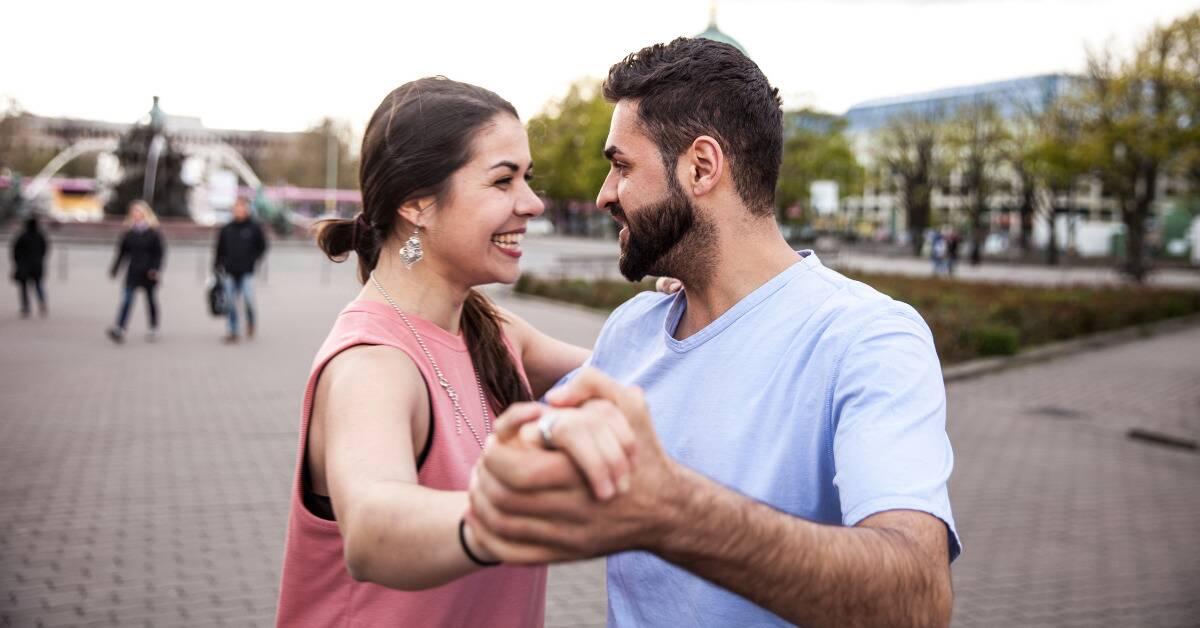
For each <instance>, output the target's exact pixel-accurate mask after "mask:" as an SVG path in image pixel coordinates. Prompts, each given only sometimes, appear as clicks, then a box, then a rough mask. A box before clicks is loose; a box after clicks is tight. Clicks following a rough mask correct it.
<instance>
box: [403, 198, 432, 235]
mask: <svg viewBox="0 0 1200 628" xmlns="http://www.w3.org/2000/svg"><path fill="white" fill-rule="evenodd" d="M434 200H435V199H434V198H433V197H432V196H428V197H425V198H417V199H413V200H410V201H406V202H405V203H404V204H403V205H401V206H400V207H398V208H396V214H397V215H398V216H399V217H400V218H402V219H404V221H405V222H407V223H408V224H410V225H416V226H418V227H422V228H423V227H425V221H426V220H428V217H427V215H426V211H427V210H428V209H429V208H431V207H433V203H434Z"/></svg>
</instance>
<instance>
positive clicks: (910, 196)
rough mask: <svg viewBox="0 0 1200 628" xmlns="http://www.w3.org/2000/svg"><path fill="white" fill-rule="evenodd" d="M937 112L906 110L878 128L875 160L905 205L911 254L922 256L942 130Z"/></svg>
mask: <svg viewBox="0 0 1200 628" xmlns="http://www.w3.org/2000/svg"><path fill="white" fill-rule="evenodd" d="M940 118H941V116H940V114H938V113H937V112H926V113H917V112H909V113H905V114H902V115H897V116H894V117H892V118H891V119H890V120H889V121H888V123H887V124H886V125H885V126H884V127H883V128H882V129H881V130H880V131H879V137H878V138H877V142H876V162H877V163H878V164H879V165H880V166H882V167H883V168H884V169H885V170H886V171H887V175H888V176H890V177H891V179H892V182H894V183H895V185H896V188H897V192H898V193H899V196H900V202H901V204H902V205H903V206H904V212H905V218H906V221H907V224H908V233H909V238H910V240H909V241H910V243H911V244H912V250H913V255H914V256H916V257H920V256H921V248H922V246H923V245H924V241H925V230H926V229H928V228H929V213H930V206H931V205H932V197H933V184H934V181H935V180H936V178H937V170H938V168H939V167H940V163H939V161H938V159H939V157H940V155H939V154H938V153H939V151H940V150H942V148H943V143H944V141H945V139H944V135H945V132H944V130H943V128H942V125H941V123H940V122H939V119H940Z"/></svg>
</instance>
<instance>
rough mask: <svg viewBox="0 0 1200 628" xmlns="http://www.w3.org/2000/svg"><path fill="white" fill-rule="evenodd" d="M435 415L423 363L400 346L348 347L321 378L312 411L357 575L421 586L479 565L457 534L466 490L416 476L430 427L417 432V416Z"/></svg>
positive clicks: (327, 481)
mask: <svg viewBox="0 0 1200 628" xmlns="http://www.w3.org/2000/svg"><path fill="white" fill-rule="evenodd" d="M385 383H386V384H385ZM438 392H440V391H438ZM429 416H430V410H429V400H428V396H427V392H426V389H425V382H424V379H423V378H422V377H421V374H420V371H418V370H417V367H416V365H415V364H414V363H413V362H412V360H411V359H410V358H409V357H408V356H407V355H406V354H404V353H402V352H401V351H399V350H397V349H394V348H391V347H381V346H362V347H355V348H351V349H348V350H346V351H344V352H343V353H341V354H339V355H338V356H337V357H335V358H334V359H333V360H331V361H330V363H329V364H328V365H327V366H326V368H325V370H324V372H323V373H322V374H321V377H320V379H319V380H318V383H317V392H316V398H315V400H314V408H313V418H314V421H318V420H319V421H321V434H322V438H321V441H322V442H321V444H320V445H319V447H320V448H321V449H322V451H321V452H314V453H316V454H317V456H318V459H320V460H322V461H323V463H322V464H321V465H320V466H321V467H323V470H324V473H323V480H324V482H323V483H324V484H325V485H326V486H327V488H328V492H329V496H330V500H331V501H332V504H333V509H334V512H335V515H336V518H337V522H338V527H339V528H340V530H341V533H342V538H343V540H344V543H345V560H346V567H347V569H348V570H349V572H350V574H351V576H353V577H354V578H355V579H356V580H360V581H369V582H373V583H376V584H380V585H383V586H388V587H392V588H397V589H404V590H419V589H426V588H430V587H434V586H438V585H441V584H444V583H446V582H449V581H451V580H454V579H456V578H459V577H461V576H463V575H466V574H468V573H471V572H472V571H475V570H476V569H478V567H477V566H476V565H475V564H474V563H472V562H471V561H470V560H469V559H468V558H467V557H466V555H465V554H464V553H463V550H462V547H461V545H460V543H459V540H458V524H459V520H460V518H461V517H462V516H463V513H464V512H465V511H466V509H467V498H466V493H465V492H461V491H438V490H433V489H429V488H426V487H423V486H420V485H419V484H418V483H417V465H416V455H415V453H414V450H415V447H414V434H415V433H417V432H420V433H426V432H425V430H427V429H428V427H427V426H420V427H423V428H424V429H420V430H414V429H413V427H414V421H421V422H424V421H427V420H428V419H427V417H429ZM310 442H311V437H310ZM321 454H323V456H322V455H321ZM314 483H318V482H317V481H316V478H314ZM468 541H469V542H470V537H468ZM472 550H473V551H474V550H475V547H474V546H473V547H472ZM477 555H479V556H481V557H487V556H488V555H487V553H486V552H483V551H482V550H480V551H478V552H477Z"/></svg>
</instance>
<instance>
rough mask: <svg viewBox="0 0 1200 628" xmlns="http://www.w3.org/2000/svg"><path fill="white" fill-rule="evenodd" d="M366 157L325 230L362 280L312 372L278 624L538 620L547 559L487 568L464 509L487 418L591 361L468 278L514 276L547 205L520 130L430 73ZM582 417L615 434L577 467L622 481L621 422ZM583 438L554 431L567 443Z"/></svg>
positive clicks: (575, 450) (506, 114) (603, 435)
mask: <svg viewBox="0 0 1200 628" xmlns="http://www.w3.org/2000/svg"><path fill="white" fill-rule="evenodd" d="M361 159H362V161H361V168H360V171H359V177H360V185H361V189H362V195H363V211H362V213H361V214H360V215H359V216H358V217H357V218H355V219H354V220H329V221H324V222H323V223H322V224H321V225H320V226H319V227H318V235H317V239H318V243H319V245H320V247H321V249H322V250H323V251H324V252H325V253H326V254H327V255H328V256H330V258H331V259H334V260H336V261H341V260H344V259H345V258H346V257H347V256H348V254H349V252H351V251H353V252H355V253H356V254H357V257H358V264H359V279H360V281H362V282H363V284H364V285H363V288H362V291H361V292H360V293H359V294H358V297H357V299H355V300H354V301H353V302H351V303H350V304H349V305H348V306H346V308H345V309H344V310H342V312H341V314H340V315H339V316H338V318H337V321H336V322H335V323H334V326H333V330H332V331H331V332H330V334H329V336H328V338H327V339H326V341H325V343H324V345H323V346H322V347H321V349H320V351H319V352H318V353H317V357H316V359H315V361H314V365H313V368H312V371H311V373H310V376H309V381H308V387H307V390H306V394H305V402H304V406H303V410H302V413H301V414H302V418H301V428H300V447H299V453H298V456H297V466H296V483H295V489H294V491H293V495H292V500H291V513H290V517H289V523H288V538H287V544H286V549H285V556H284V566H283V577H282V584H281V588H280V603H279V613H278V617H277V622H278V624H279V625H281V626H296V625H306V626H309V625H311V626H324V625H353V626H360V625H389V626H408V625H426V626H466V625H489V626H530V625H540V624H541V623H542V618H543V614H544V607H545V587H546V568H545V567H515V566H495V565H494V564H493V563H492V562H491V560H490V559H491V556H489V555H488V554H487V553H486V552H485V551H484V550H483V549H482V548H480V547H479V546H478V545H477V544H476V543H475V541H474V538H473V533H472V531H471V529H470V526H469V525H468V524H466V522H465V520H464V514H465V513H466V511H467V505H468V504H467V496H466V492H465V491H466V489H467V485H468V480H469V477H470V472H471V468H472V466H473V465H474V463H475V461H476V460H477V459H478V458H479V455H480V452H481V451H482V449H483V448H484V446H485V444H486V441H487V438H488V434H489V432H490V431H491V421H492V419H493V418H494V417H495V416H497V415H498V414H499V413H501V412H502V411H503V410H504V409H505V408H507V407H508V406H509V405H510V404H512V403H514V402H517V401H528V400H531V399H535V398H538V397H540V396H541V395H542V393H544V392H545V391H546V390H547V389H548V388H549V387H550V386H552V385H553V384H554V383H555V382H556V381H558V380H559V379H560V378H561V377H562V376H563V375H564V374H566V373H567V372H569V371H571V370H572V369H574V368H576V367H578V366H579V365H580V364H581V363H582V362H583V361H584V360H585V359H586V357H587V355H588V352H587V351H586V350H584V349H581V348H579V347H574V346H571V345H568V344H566V343H562V342H559V341H557V340H553V339H551V338H549V337H548V336H545V335H544V334H541V333H539V332H538V331H536V330H534V329H533V328H532V327H531V326H529V325H528V324H527V323H525V322H524V321H522V320H521V319H519V318H517V317H516V316H514V315H512V314H511V313H508V312H503V311H500V310H499V309H498V308H496V307H495V306H494V305H493V304H491V303H490V302H489V301H488V300H487V298H485V297H484V296H483V295H482V294H481V293H479V292H478V291H476V290H475V289H474V287H475V286H480V285H483V284H488V283H494V282H502V283H512V282H514V281H516V279H517V276H518V274H519V267H518V259H519V258H520V256H521V239H522V237H523V234H524V231H525V225H526V222H527V221H528V220H529V219H531V218H534V217H536V216H538V215H540V214H541V213H542V211H543V207H542V203H541V201H540V200H539V199H538V197H537V196H536V195H535V194H534V192H533V190H532V189H530V187H529V183H528V179H529V177H530V175H531V173H530V168H531V167H532V164H531V161H530V157H529V145H528V140H527V137H526V134H525V129H524V128H523V127H522V125H521V123H520V121H519V120H518V118H517V114H516V111H515V110H514V109H513V107H512V105H510V104H509V103H508V102H506V101H504V100H503V99H501V98H500V97H499V96H497V95H495V94H493V93H492V92H490V91H487V90H485V89H482V88H479V87H475V86H472V85H467V84H463V83H458V82H455V81H450V80H448V79H445V78H426V79H421V80H418V81H414V82H411V83H408V84H405V85H403V86H401V87H399V88H397V89H396V90H395V91H393V92H392V93H391V94H389V95H388V96H387V97H386V98H385V99H384V100H383V102H382V103H381V104H380V105H379V108H378V109H376V111H375V113H374V115H373V116H372V118H371V121H370V123H369V124H368V125H367V129H366V132H365V135H364V137H363V146H362V153H361ZM584 427H585V428H586V429H584V430H581V429H580V427H579V426H578V425H576V426H575V427H574V428H573V431H574V432H575V433H580V434H582V433H584V432H586V435H587V438H590V439H592V440H591V441H590V442H592V443H595V442H600V441H603V442H605V443H607V444H610V445H611V444H614V443H616V444H617V446H616V447H615V452H614V450H613V448H612V447H609V448H608V449H606V450H605V452H604V454H606V456H605V455H604V454H602V455H600V457H601V458H603V462H604V463H605V465H607V466H604V465H599V466H597V465H591V466H588V467H587V468H585V469H584V470H585V473H587V475H588V478H589V480H591V481H593V486H596V485H597V484H596V482H597V481H598V480H597V478H598V476H599V474H602V473H606V472H611V473H613V474H614V475H613V476H612V477H614V478H619V477H620V473H622V472H623V470H625V469H627V467H626V466H625V465H626V464H627V462H626V458H625V455H626V453H627V452H628V451H629V448H631V447H632V442H633V437H632V433H631V432H629V430H628V426H625V425H623V424H622V425H604V424H593V425H587V426H584ZM587 442H589V441H587V440H586V439H584V438H583V437H581V438H579V439H578V440H576V441H574V442H573V443H572V442H571V439H567V438H562V439H560V438H559V434H558V428H555V443H556V444H557V445H559V446H560V447H562V448H563V449H566V450H567V451H568V453H570V454H572V455H576V454H579V453H580V450H581V448H583V447H585V446H586V445H585V443H587ZM622 447H624V448H625V449H624V450H622ZM592 455H593V456H595V455H596V452H592ZM577 459H578V458H577ZM593 459H594V458H593Z"/></svg>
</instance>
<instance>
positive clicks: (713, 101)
mask: <svg viewBox="0 0 1200 628" xmlns="http://www.w3.org/2000/svg"><path fill="white" fill-rule="evenodd" d="M604 98H605V99H607V100H608V101H610V102H614V103H615V102H617V101H619V100H621V99H624V98H629V99H633V100H636V101H638V118H639V120H640V122H641V125H642V129H643V130H644V131H645V132H646V134H647V135H649V136H650V138H651V139H652V140H654V143H655V144H657V145H658V150H659V152H661V153H662V158H663V162H664V163H665V164H666V166H667V172H668V173H670V172H673V171H674V169H675V164H676V162H677V161H678V159H679V155H680V154H681V153H683V151H684V150H685V149H687V147H688V146H690V145H691V144H692V142H693V141H695V139H696V138H697V137H699V136H701V135H708V136H711V137H712V138H714V139H716V140H717V142H719V143H720V144H721V149H722V150H723V151H724V152H725V157H726V159H728V161H729V164H730V168H731V170H732V172H733V183H734V187H735V188H736V189H737V192H738V195H739V196H741V197H742V201H743V202H744V203H746V206H747V207H749V208H750V209H751V210H752V211H753V212H754V213H755V214H759V215H766V214H770V213H773V212H774V206H775V183H776V180H777V179H778V178H779V164H780V162H781V161H782V160H783V111H782V107H781V105H782V103H781V101H780V100H779V90H777V89H775V88H773V87H771V84H770V83H768V82H767V77H766V76H764V75H763V73H762V70H760V69H759V68H758V65H757V64H755V63H754V62H753V61H751V60H750V58H749V57H747V56H746V55H745V54H742V52H741V51H740V50H738V49H737V48H734V47H733V46H731V45H729V44H724V43H720V42H716V41H712V40H710V39H703V38H696V39H690V38H687V37H680V38H679V39H676V40H675V41H672V42H671V43H669V44H655V45H653V46H649V47H646V48H643V49H641V50H639V51H637V52H635V53H633V54H631V55H629V56H628V57H625V59H623V60H622V61H621V62H620V63H617V64H615V65H613V66H612V68H610V69H609V70H608V78H607V79H605V81H604Z"/></svg>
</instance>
